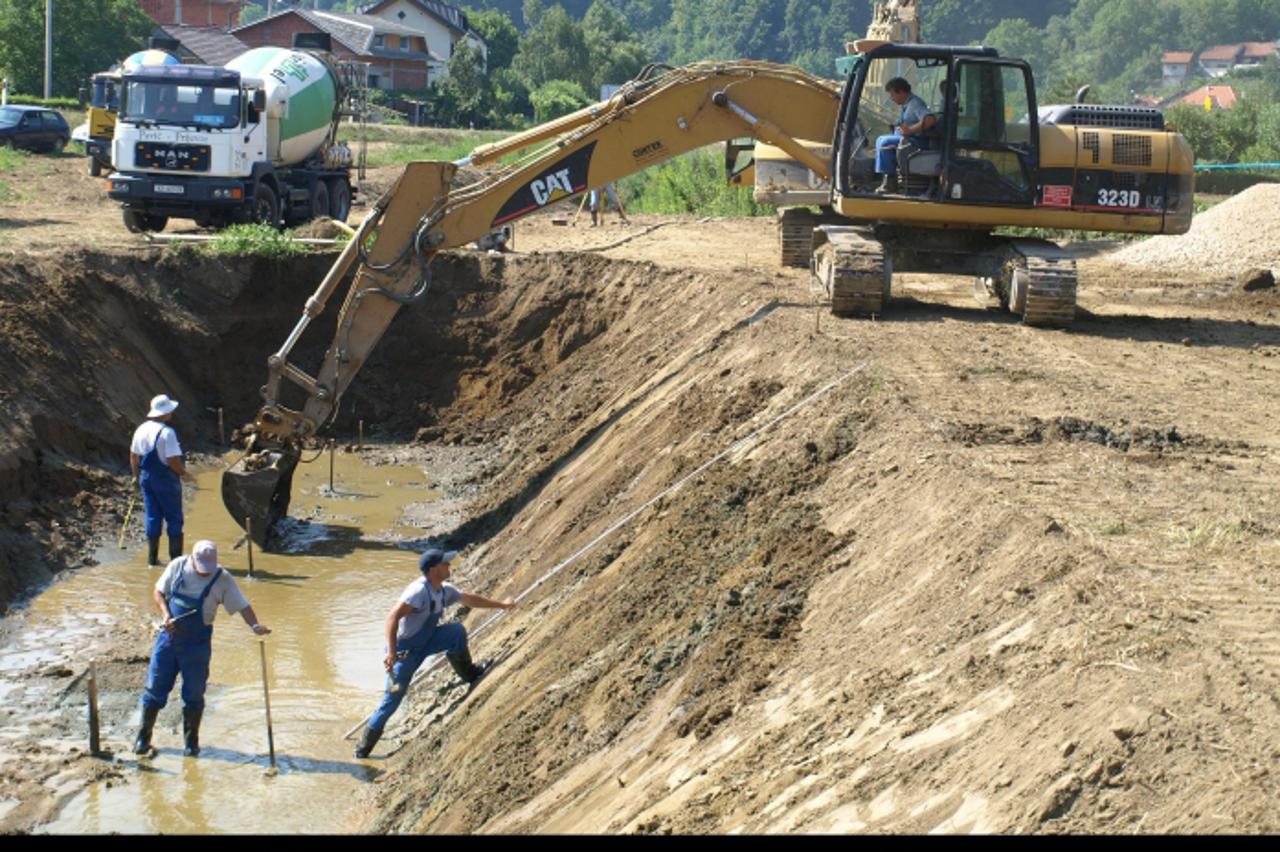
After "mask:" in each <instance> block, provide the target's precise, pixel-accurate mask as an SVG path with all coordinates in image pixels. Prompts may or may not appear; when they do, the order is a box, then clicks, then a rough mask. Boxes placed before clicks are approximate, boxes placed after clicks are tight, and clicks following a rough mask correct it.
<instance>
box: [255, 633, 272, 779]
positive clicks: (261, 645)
mask: <svg viewBox="0 0 1280 852" xmlns="http://www.w3.org/2000/svg"><path fill="white" fill-rule="evenodd" d="M258 651H259V652H260V653H261V656H262V699H263V701H264V702H265V703H266V705H267V749H268V750H269V751H270V752H271V765H272V767H274V766H275V765H276V738H275V735H274V734H273V733H272V732H271V693H270V692H269V691H268V690H267V641H266V640H265V639H259V640H258Z"/></svg>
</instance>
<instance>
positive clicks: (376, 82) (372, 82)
mask: <svg viewBox="0 0 1280 852" xmlns="http://www.w3.org/2000/svg"><path fill="white" fill-rule="evenodd" d="M367 85H368V86H369V88H370V89H381V88H382V78H381V77H380V76H378V75H377V74H370V75H369V81H368V84H367Z"/></svg>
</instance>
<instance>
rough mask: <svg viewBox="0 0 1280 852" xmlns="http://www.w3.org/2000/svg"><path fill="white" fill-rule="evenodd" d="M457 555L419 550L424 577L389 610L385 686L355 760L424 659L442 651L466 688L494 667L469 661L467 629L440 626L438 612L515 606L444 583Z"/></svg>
mask: <svg viewBox="0 0 1280 852" xmlns="http://www.w3.org/2000/svg"><path fill="white" fill-rule="evenodd" d="M457 556H458V552H457V551H456V550H441V549H439V548H436V547H432V548H428V549H427V550H425V551H423V553H422V556H421V557H420V558H419V559H418V569H419V570H420V571H422V577H420V578H419V579H417V580H414V581H413V582H412V583H410V584H409V585H408V586H405V589H404V591H403V592H402V593H401V594H400V599H399V600H398V601H396V604H395V606H393V607H391V610H390V611H389V612H388V613H387V618H386V621H385V622H384V630H385V633H386V640H387V645H386V649H387V652H386V655H385V656H384V657H383V659H382V665H383V667H384V668H385V669H386V670H387V688H386V692H385V693H383V696H382V702H381V703H380V704H379V705H378V709H377V710H375V711H373V715H372V716H370V717H369V720H368V722H367V723H366V724H365V729H364V735H363V736H362V737H361V738H360V744H359V745H358V746H356V757H357V758H365V757H368V756H369V753H370V752H371V751H373V747H374V746H375V745H377V743H378V738H379V737H381V736H382V731H383V729H384V728H385V727H386V725H387V720H388V719H390V718H391V714H392V713H395V712H396V709H397V708H399V706H400V702H401V701H403V700H404V696H405V693H406V692H407V691H408V688H409V682H410V681H411V680H413V674H414V672H416V671H417V670H418V669H419V667H421V666H422V664H423V663H424V662H425V661H426V659H427V657H429V656H431V655H432V654H438V653H440V652H442V651H443V652H444V655H445V659H446V660H448V661H449V665H451V666H453V670H454V671H455V672H457V674H458V677H460V678H462V681H463V683H466V684H467V685H468V686H475V685H476V683H478V682H479V681H480V678H482V677H484V674H485V672H486V671H488V669H489V666H490V665H492V662H491V661H488V660H486V661H484V662H482V663H480V664H479V665H477V664H475V663H473V662H472V661H471V653H470V652H469V651H468V650H467V629H466V628H465V627H463V626H462V624H461V623H460V622H457V621H451V622H449V623H448V624H440V623H439V622H440V616H441V614H442V613H443V612H444V610H445V607H448V606H452V605H453V604H455V603H460V604H462V605H463V606H466V607H470V608H471V609H511V608H512V607H514V606H515V605H516V604H515V601H513V600H503V601H496V600H492V599H491V598H486V597H484V596H482V595H474V594H471V593H470V592H464V591H462V590H461V589H459V588H458V587H457V586H455V585H453V584H452V583H446V582H445V581H446V580H448V579H449V575H450V573H451V571H450V563H451V562H453V560H454V559H456V558H457Z"/></svg>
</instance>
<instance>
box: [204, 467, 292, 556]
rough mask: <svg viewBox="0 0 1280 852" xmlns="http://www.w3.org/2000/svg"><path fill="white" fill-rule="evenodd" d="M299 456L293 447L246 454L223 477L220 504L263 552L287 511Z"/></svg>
mask: <svg viewBox="0 0 1280 852" xmlns="http://www.w3.org/2000/svg"><path fill="white" fill-rule="evenodd" d="M299 456H300V453H299V451H297V450H295V449H292V448H285V449H282V450H262V451H260V452H256V453H249V454H248V455H245V456H243V457H242V458H240V459H239V460H238V461H237V462H236V463H235V464H233V465H232V466H231V467H229V468H227V469H226V471H225V472H223V474H222V502H223V505H225V506H226V507H227V511H228V512H230V513H231V517H233V518H235V519H236V523H238V524H240V526H242V527H244V528H245V532H247V533H248V534H249V536H250V537H251V538H252V539H253V541H254V543H255V544H257V545H258V547H260V548H262V549H263V550H267V549H268V545H267V542H268V541H270V540H271V538H272V534H273V532H274V531H275V526H276V524H277V523H278V522H279V521H280V519H281V518H283V517H285V515H287V514H288V512H289V497H290V494H291V493H292V490H293V471H294V468H296V467H297V466H298V458H299Z"/></svg>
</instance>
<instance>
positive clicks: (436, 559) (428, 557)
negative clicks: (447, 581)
mask: <svg viewBox="0 0 1280 852" xmlns="http://www.w3.org/2000/svg"><path fill="white" fill-rule="evenodd" d="M457 557H458V551H456V550H441V549H440V548H438V547H428V548H427V549H426V550H424V551H422V555H421V556H419V557H418V570H420V571H421V572H422V573H423V574H425V573H427V572H428V571H430V570H431V569H432V568H434V567H436V566H437V565H439V564H440V563H441V562H452V561H453V560H454V559H456V558H457Z"/></svg>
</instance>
